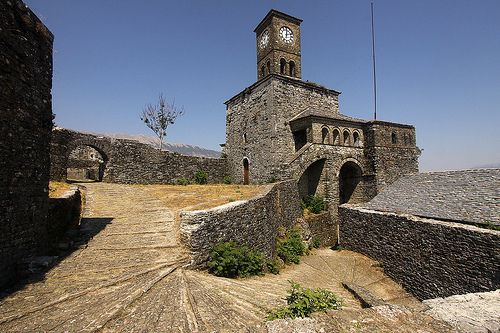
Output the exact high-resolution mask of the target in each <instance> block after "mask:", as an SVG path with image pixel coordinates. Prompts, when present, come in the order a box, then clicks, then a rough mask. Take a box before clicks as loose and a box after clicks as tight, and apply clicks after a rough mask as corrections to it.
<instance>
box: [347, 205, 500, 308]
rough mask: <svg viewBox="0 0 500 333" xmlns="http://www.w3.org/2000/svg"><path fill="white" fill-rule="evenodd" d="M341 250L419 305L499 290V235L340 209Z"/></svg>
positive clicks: (392, 215) (433, 222)
mask: <svg viewBox="0 0 500 333" xmlns="http://www.w3.org/2000/svg"><path fill="white" fill-rule="evenodd" d="M339 214H340V244H341V245H342V246H344V247H347V248H349V249H352V250H354V251H358V252H361V253H363V254H365V255H368V256H369V257H371V258H373V259H375V260H378V261H380V262H381V263H382V265H383V267H384V271H385V273H386V274H388V275H389V276H390V277H392V278H393V279H395V280H396V281H398V282H399V283H401V284H402V285H403V287H404V288H405V289H406V290H408V291H410V292H411V293H412V294H414V295H415V296H417V297H418V298H419V299H430V298H436V297H447V296H450V295H455V294H464V293H469V292H479V291H488V290H495V289H498V288H500V231H496V230H489V229H483V228H477V227H474V226H469V225H465V224H459V223H451V222H443V221H439V220H431V219H423V218H418V217H414V216H411V215H398V214H394V213H383V212H378V211H373V210H367V209H363V208H359V207H358V208H355V207H350V206H349V205H343V206H341V207H340V208H339Z"/></svg>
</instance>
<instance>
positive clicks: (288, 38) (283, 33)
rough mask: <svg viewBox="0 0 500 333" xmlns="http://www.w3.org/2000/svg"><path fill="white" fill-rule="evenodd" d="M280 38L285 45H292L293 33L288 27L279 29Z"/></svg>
mask: <svg viewBox="0 0 500 333" xmlns="http://www.w3.org/2000/svg"><path fill="white" fill-rule="evenodd" d="M280 37H281V39H282V40H283V41H284V42H285V43H288V44H291V43H293V32H292V30H291V29H290V28H289V27H281V28H280Z"/></svg>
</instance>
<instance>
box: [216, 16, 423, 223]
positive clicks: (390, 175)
mask: <svg viewBox="0 0 500 333" xmlns="http://www.w3.org/2000/svg"><path fill="white" fill-rule="evenodd" d="M301 22H302V20H300V19H298V18H295V17H292V16H290V15H287V14H285V13H282V12H279V11H276V10H271V11H270V12H269V13H268V14H267V15H266V17H264V19H263V20H262V21H261V22H260V23H259V24H258V25H257V27H256V28H255V30H254V32H255V34H256V45H257V79H258V81H257V82H256V83H254V84H253V85H251V86H250V87H247V88H245V89H244V90H243V91H242V92H240V93H239V94H237V95H236V96H234V97H232V98H230V99H229V100H228V101H227V102H225V104H226V144H225V147H224V150H223V151H224V153H225V154H226V155H227V162H228V172H229V174H231V176H232V177H233V178H234V179H235V180H236V181H237V182H240V183H244V184H249V183H265V182H273V181H276V180H284V179H290V178H293V179H296V180H298V185H299V193H300V196H301V197H304V196H306V195H310V194H317V195H321V196H323V197H325V199H326V202H327V203H328V206H329V210H330V211H331V212H332V213H333V214H334V215H335V216H336V211H337V207H338V205H339V204H343V203H347V202H349V203H356V202H363V201H368V200H370V199H371V198H373V197H374V196H375V195H376V194H377V193H378V192H379V191H380V190H381V189H382V188H383V187H384V186H385V185H387V184H390V183H392V182H394V181H395V180H396V179H398V178H399V177H401V176H402V175H407V174H412V173H416V172H418V161H417V159H418V156H419V154H420V151H419V149H418V148H417V147H416V140H415V128H414V127H413V126H411V125H404V124H396V123H390V122H383V121H376V120H374V121H366V120H362V119H356V118H352V117H349V116H346V115H343V114H341V113H340V111H339V99H338V97H339V94H340V92H338V91H336V90H332V89H328V88H325V87H322V86H320V85H318V84H315V83H312V82H309V81H303V80H302V79H301V72H302V65H301V47H300V44H301V43H300V24H301Z"/></svg>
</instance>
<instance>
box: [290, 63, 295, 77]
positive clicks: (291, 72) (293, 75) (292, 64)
mask: <svg viewBox="0 0 500 333" xmlns="http://www.w3.org/2000/svg"><path fill="white" fill-rule="evenodd" d="M289 68H290V76H292V77H295V62H294V61H290V63H289Z"/></svg>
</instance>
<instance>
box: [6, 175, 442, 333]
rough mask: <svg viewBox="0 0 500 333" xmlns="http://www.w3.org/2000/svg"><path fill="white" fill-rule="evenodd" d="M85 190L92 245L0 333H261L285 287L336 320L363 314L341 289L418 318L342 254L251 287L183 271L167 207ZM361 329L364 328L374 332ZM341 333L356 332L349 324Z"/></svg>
mask: <svg viewBox="0 0 500 333" xmlns="http://www.w3.org/2000/svg"><path fill="white" fill-rule="evenodd" d="M85 187H86V188H87V190H86V200H87V203H86V210H85V214H84V219H83V220H82V230H83V231H85V232H87V233H89V234H92V235H94V236H93V238H92V239H90V241H89V242H88V243H87V244H86V245H84V246H82V247H81V248H79V249H77V250H76V251H74V252H72V253H71V254H70V255H69V256H68V257H66V258H65V259H64V260H62V261H61V262H60V263H59V264H58V265H57V266H55V267H54V268H52V269H51V270H50V271H48V272H47V273H46V274H45V277H44V279H43V280H41V281H38V282H33V283H30V284H27V285H25V286H23V287H21V288H19V290H17V291H15V292H12V293H10V294H9V295H7V296H5V297H4V298H3V299H1V300H0V331H1V332H97V331H101V332H197V331H199V332H214V331H215V332H233V331H238V332H242V331H243V332H245V331H247V332H260V331H262V330H264V331H266V330H267V329H268V328H269V327H268V328H266V325H265V323H264V321H265V316H266V313H267V311H268V310H269V309H271V308H273V307H275V306H279V305H283V304H284V300H283V298H284V296H285V295H286V294H287V289H288V287H289V283H288V280H294V281H297V282H299V283H301V284H302V285H304V286H306V287H323V288H328V289H330V290H332V291H334V292H335V293H336V294H337V295H338V296H340V297H341V298H342V299H343V300H344V307H343V308H344V310H343V311H338V312H337V313H338V316H342V313H345V314H346V315H347V316H348V317H347V318H349V316H352V314H353V313H358V312H359V311H365V310H361V306H360V304H359V303H358V301H357V300H355V299H354V297H353V296H352V295H351V294H350V293H349V292H347V291H346V290H345V289H344V288H343V287H342V285H341V283H342V282H351V283H355V284H357V285H359V286H362V287H364V288H365V289H367V290H369V291H370V292H371V293H373V294H374V295H376V296H377V297H380V298H382V299H384V300H385V301H387V302H388V303H390V304H392V305H395V306H398V305H405V306H406V307H407V308H408V309H411V310H412V311H413V310H414V311H417V312H419V311H420V310H421V307H422V304H421V303H420V302H418V301H417V300H416V299H414V298H413V297H411V296H410V295H408V294H407V293H406V292H404V290H402V288H401V287H399V286H398V285H397V284H396V283H395V282H393V281H392V280H391V279H389V278H388V277H387V276H385V275H384V274H383V271H382V269H381V268H380V267H379V266H378V265H377V264H376V263H375V262H374V261H372V260H370V259H369V258H367V257H365V256H362V255H360V254H356V253H353V252H350V251H332V250H329V249H322V250H318V251H316V252H315V253H314V254H313V255H310V256H307V257H304V258H303V260H302V262H301V264H299V265H293V266H289V267H287V268H286V269H284V270H283V271H282V272H281V274H279V275H272V274H268V275H265V276H262V277H255V278H249V279H224V278H217V277H214V276H212V275H210V274H208V273H206V272H200V271H192V270H186V269H185V268H183V266H184V265H185V264H186V263H187V262H188V257H187V253H186V251H185V250H184V249H183V248H182V247H181V246H180V244H179V241H178V239H179V235H178V222H177V220H176V218H175V217H176V215H177V214H178V211H177V209H178V207H177V208H176V206H175V205H171V206H168V205H166V204H165V201H164V200H165V197H163V199H160V198H159V196H157V195H154V194H155V191H151V190H150V189H149V188H148V187H146V186H132V185H118V184H106V183H90V184H85ZM199 200H200V201H203V198H200V199H199ZM167 206H168V207H169V208H167ZM378 317H380V316H378ZM339 318H340V317H339ZM380 318H382V319H383V317H380ZM380 318H379V321H380ZM429 318H430V317H425V320H424V321H422V320H421V318H420V321H419V322H418V323H417V322H414V323H413V322H411V321H407V322H406V323H403V324H400V323H396V322H394V324H392V325H397V326H395V327H400V328H398V329H399V330H400V331H402V332H404V331H408V332H411V331H412V330H413V329H415V328H423V329H425V328H427V330H424V331H425V332H439V331H442V330H439V329H437V330H436V329H435V327H441V326H440V325H438V326H434V325H435V323H434V322H433V321H432V320H430V321H428V320H429ZM344 320H346V319H345V318H344ZM371 321H372V322H374V323H377V321H373V320H371ZM382 321H384V325H386V326H384V327H385V328H384V329H387V327H389V328H390V327H391V326H390V325H391V323H390V320H389V324H387V320H382ZM338 322H343V321H342V320H341V319H339V321H338ZM369 322H370V321H367V324H366V325H365V326H366V327H368V328H370V325H372V326H373V324H370V323H369ZM343 325H344V326H345V325H347V326H348V325H355V326H356V327H357V326H358V324H357V323H352V322H351V321H348V322H347V324H343ZM377 325H378V324H377ZM387 325H389V326H387ZM401 325H402V326H401ZM415 325H417V326H415ZM375 327H376V326H375ZM370 329H373V327H371V328H370ZM347 331H348V330H346V332H347ZM266 332H267V331H266ZM422 332H423V331H422Z"/></svg>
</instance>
